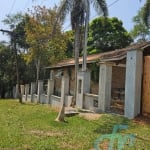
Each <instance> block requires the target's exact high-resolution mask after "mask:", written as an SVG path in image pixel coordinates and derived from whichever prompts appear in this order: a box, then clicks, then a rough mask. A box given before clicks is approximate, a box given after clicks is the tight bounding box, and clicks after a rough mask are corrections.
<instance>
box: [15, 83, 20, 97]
mask: <svg viewBox="0 0 150 150" xmlns="http://www.w3.org/2000/svg"><path fill="white" fill-rule="evenodd" d="M18 95H19V85H18V84H16V91H15V98H18Z"/></svg>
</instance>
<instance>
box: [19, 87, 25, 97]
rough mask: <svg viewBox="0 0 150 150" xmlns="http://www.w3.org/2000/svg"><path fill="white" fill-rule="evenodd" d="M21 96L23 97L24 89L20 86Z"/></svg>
mask: <svg viewBox="0 0 150 150" xmlns="http://www.w3.org/2000/svg"><path fill="white" fill-rule="evenodd" d="M20 90H21V95H24V92H25V87H24V85H20Z"/></svg>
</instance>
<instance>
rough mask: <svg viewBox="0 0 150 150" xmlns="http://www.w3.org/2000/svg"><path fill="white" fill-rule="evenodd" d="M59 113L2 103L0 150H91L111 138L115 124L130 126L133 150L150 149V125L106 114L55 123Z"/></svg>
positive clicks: (9, 101)
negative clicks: (107, 136)
mask: <svg viewBox="0 0 150 150" xmlns="http://www.w3.org/2000/svg"><path fill="white" fill-rule="evenodd" d="M56 116H57V112H55V111H54V109H52V108H51V107H50V106H48V105H40V104H38V105H36V104H20V103H19V102H18V101H17V100H0V150H5V149H7V150H90V149H94V141H95V140H96V139H97V138H98V137H100V136H101V135H103V134H111V133H112V128H113V126H114V125H116V124H125V125H129V128H128V129H127V130H124V131H120V132H123V133H124V134H126V133H133V134H135V135H136V141H135V142H136V143H135V144H134V146H133V147H132V148H129V147H128V146H127V145H126V146H125V149H133V150H134V149H138V150H142V149H144V150H149V149H150V144H149V143H150V124H138V123H135V122H133V121H130V120H128V119H126V118H124V117H120V116H115V115H110V114H109V115H108V114H107V115H106V114H103V115H102V116H101V117H100V118H99V119H98V120H94V121H88V120H86V119H83V118H80V117H79V116H73V117H68V118H65V120H66V121H67V122H65V123H59V122H55V118H56Z"/></svg>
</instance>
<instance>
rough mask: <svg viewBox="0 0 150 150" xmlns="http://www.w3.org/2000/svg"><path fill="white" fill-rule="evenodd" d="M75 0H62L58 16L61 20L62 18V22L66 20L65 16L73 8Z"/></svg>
mask: <svg viewBox="0 0 150 150" xmlns="http://www.w3.org/2000/svg"><path fill="white" fill-rule="evenodd" d="M73 1H74V0H62V1H61V4H60V6H59V8H58V11H57V18H59V20H61V21H62V22H64V20H65V17H66V16H67V14H68V13H69V12H70V11H71V10H72V6H73V4H72V3H73Z"/></svg>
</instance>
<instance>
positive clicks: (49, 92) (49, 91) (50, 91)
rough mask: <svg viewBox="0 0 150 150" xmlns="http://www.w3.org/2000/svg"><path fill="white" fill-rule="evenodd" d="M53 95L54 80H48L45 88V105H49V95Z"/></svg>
mask: <svg viewBox="0 0 150 150" xmlns="http://www.w3.org/2000/svg"><path fill="white" fill-rule="evenodd" d="M53 93H54V80H53V79H49V80H48V88H47V99H46V103H47V104H49V103H51V99H50V98H51V95H52V94H53Z"/></svg>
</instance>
